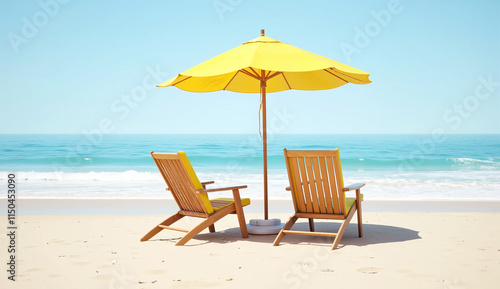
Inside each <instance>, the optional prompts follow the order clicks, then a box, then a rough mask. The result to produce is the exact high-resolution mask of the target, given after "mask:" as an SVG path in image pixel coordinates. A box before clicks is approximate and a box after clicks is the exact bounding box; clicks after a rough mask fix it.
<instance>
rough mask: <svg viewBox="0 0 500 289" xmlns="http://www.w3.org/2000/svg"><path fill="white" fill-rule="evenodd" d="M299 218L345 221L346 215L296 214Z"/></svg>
mask: <svg viewBox="0 0 500 289" xmlns="http://www.w3.org/2000/svg"><path fill="white" fill-rule="evenodd" d="M295 216H296V217H297V218H307V219H325V220H344V219H345V215H344V214H316V213H295Z"/></svg>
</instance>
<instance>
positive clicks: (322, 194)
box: [312, 157, 326, 213]
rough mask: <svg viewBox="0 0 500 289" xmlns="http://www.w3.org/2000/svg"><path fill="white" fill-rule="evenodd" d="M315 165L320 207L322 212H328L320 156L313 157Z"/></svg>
mask: <svg viewBox="0 0 500 289" xmlns="http://www.w3.org/2000/svg"><path fill="white" fill-rule="evenodd" d="M312 162H313V167H314V179H315V181H316V189H317V194H318V207H319V212H320V213H326V204H325V190H324V189H323V182H322V180H321V168H320V166H319V162H318V158H317V157H315V158H312Z"/></svg>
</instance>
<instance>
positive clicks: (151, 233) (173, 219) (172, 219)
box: [141, 213, 184, 242]
mask: <svg viewBox="0 0 500 289" xmlns="http://www.w3.org/2000/svg"><path fill="white" fill-rule="evenodd" d="M182 217H184V215H181V214H179V213H176V214H175V215H172V216H170V217H169V218H167V219H166V220H165V221H163V222H161V223H160V224H158V226H156V227H154V228H153V229H152V230H151V231H149V232H148V233H147V234H146V235H144V237H142V239H141V242H144V241H147V240H149V239H151V238H152V237H153V236H154V235H156V234H158V233H159V232H160V231H161V230H163V228H160V227H159V225H163V226H170V225H172V224H173V223H175V222H177V221H178V220H180V219H182Z"/></svg>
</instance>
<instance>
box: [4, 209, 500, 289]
mask: <svg viewBox="0 0 500 289" xmlns="http://www.w3.org/2000/svg"><path fill="white" fill-rule="evenodd" d="M249 211H250V213H246V218H247V221H248V220H249V219H251V218H260V217H261V214H259V213H251V211H252V210H249ZM172 212H173V211H170V213H172ZM167 215H168V214H165V215H21V216H18V217H17V224H18V229H17V233H16V234H17V236H16V246H17V247H16V248H17V255H16V271H17V272H16V274H17V276H16V281H15V282H12V281H10V280H8V279H7V276H8V273H7V272H6V268H7V265H4V270H2V272H3V273H2V275H1V279H0V288H30V289H31V288H40V289H42V288H51V289H53V288H332V287H334V286H351V287H352V288H368V287H370V288H448V289H455V288H457V289H458V288H499V286H500V225H499V224H500V212H496V213H491V212H441V213H440V212H373V211H370V210H367V211H366V212H364V214H363V217H364V237H363V238H358V237H357V227H356V220H355V218H354V219H353V222H352V223H351V225H350V226H349V227H348V229H347V232H346V234H345V235H344V238H343V239H342V241H341V245H340V247H339V249H337V250H335V251H330V247H331V244H332V242H333V239H332V238H329V237H313V236H297V235H287V236H285V238H284V239H283V242H282V243H281V245H280V246H278V247H274V246H272V241H273V240H274V236H255V235H251V236H250V238H248V239H242V238H241V235H240V231H239V229H238V227H237V220H236V216H234V215H230V216H228V217H226V218H224V219H222V220H221V221H219V222H217V223H216V230H217V232H216V233H209V232H208V230H205V231H203V232H202V233H201V234H199V235H198V236H197V237H195V238H194V239H193V240H191V241H190V242H188V243H187V244H186V246H183V247H176V246H174V244H175V242H176V241H177V240H179V238H180V236H182V233H179V232H174V231H163V232H160V233H159V234H158V235H157V236H155V237H154V238H153V239H152V240H150V241H148V242H143V243H141V242H139V239H140V238H141V237H142V236H143V235H144V234H145V233H146V232H147V231H149V229H151V228H152V227H153V226H155V225H156V224H157V223H159V222H160V221H162V220H163V219H165V218H166V217H167ZM289 216H290V213H276V214H271V217H273V218H275V217H279V218H281V219H282V220H283V221H285V220H287V219H288V217H289ZM198 220H199V219H187V220H186V219H184V220H183V222H182V223H180V224H179V225H178V226H186V227H192V226H193V225H195V224H196V223H197V222H198ZM299 222H300V223H298V224H297V225H296V226H297V227H299V228H300V227H301V228H302V229H307V221H306V220H299ZM0 225H1V227H2V228H5V229H4V230H5V231H4V232H5V233H3V234H2V235H1V236H0V238H1V239H0V248H3V249H1V250H0V252H1V253H0V260H1V261H2V263H4V264H5V263H7V262H8V253H7V246H8V241H9V239H8V237H7V233H8V230H7V229H6V228H7V226H8V225H7V218H6V217H2V221H1V222H0ZM338 226H339V223H338V222H327V221H317V222H316V230H318V231H321V230H323V231H333V230H336V229H337V228H338Z"/></svg>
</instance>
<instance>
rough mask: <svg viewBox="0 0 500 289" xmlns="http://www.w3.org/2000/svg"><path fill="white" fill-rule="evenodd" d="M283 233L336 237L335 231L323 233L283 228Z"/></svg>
mask: <svg viewBox="0 0 500 289" xmlns="http://www.w3.org/2000/svg"><path fill="white" fill-rule="evenodd" d="M283 233H284V234H291V235H309V236H326V237H336V236H337V234H336V233H323V232H304V231H291V230H283Z"/></svg>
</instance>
